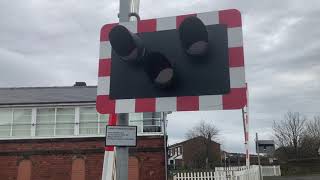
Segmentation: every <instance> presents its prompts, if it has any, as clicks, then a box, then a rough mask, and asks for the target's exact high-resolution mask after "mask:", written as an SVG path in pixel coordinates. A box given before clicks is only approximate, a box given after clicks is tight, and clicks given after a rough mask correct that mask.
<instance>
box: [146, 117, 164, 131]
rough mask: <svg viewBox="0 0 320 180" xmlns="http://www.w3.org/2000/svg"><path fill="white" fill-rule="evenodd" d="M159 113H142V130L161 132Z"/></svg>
mask: <svg viewBox="0 0 320 180" xmlns="http://www.w3.org/2000/svg"><path fill="white" fill-rule="evenodd" d="M160 122H161V113H143V132H161V124H160Z"/></svg>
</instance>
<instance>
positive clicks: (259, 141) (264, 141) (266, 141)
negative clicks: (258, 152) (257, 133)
mask: <svg viewBox="0 0 320 180" xmlns="http://www.w3.org/2000/svg"><path fill="white" fill-rule="evenodd" d="M258 144H271V145H274V140H258Z"/></svg>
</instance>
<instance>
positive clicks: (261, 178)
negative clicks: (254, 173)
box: [256, 133, 263, 180]
mask: <svg viewBox="0 0 320 180" xmlns="http://www.w3.org/2000/svg"><path fill="white" fill-rule="evenodd" d="M258 140H259V139H258V133H256V149H257V154H258V166H259V178H260V180H263V177H262V172H261V163H260V150H259V147H258Z"/></svg>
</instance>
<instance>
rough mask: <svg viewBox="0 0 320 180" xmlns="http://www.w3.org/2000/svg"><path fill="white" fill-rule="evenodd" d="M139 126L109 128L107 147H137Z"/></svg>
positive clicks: (107, 131)
mask: <svg viewBox="0 0 320 180" xmlns="http://www.w3.org/2000/svg"><path fill="white" fill-rule="evenodd" d="M136 145H137V126H107V128H106V146H136Z"/></svg>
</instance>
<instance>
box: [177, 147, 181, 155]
mask: <svg viewBox="0 0 320 180" xmlns="http://www.w3.org/2000/svg"><path fill="white" fill-rule="evenodd" d="M177 151H178V155H181V154H182V147H181V146H179V147H178V149H177Z"/></svg>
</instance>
